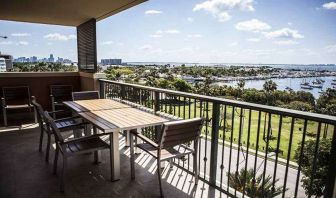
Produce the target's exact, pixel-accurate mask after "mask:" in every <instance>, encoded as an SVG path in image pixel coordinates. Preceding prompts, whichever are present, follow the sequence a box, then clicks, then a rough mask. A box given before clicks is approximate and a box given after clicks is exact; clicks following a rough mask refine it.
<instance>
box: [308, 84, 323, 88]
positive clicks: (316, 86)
mask: <svg viewBox="0 0 336 198" xmlns="http://www.w3.org/2000/svg"><path fill="white" fill-rule="evenodd" d="M310 87H312V88H320V89H322V87H323V85H321V84H312V85H310Z"/></svg>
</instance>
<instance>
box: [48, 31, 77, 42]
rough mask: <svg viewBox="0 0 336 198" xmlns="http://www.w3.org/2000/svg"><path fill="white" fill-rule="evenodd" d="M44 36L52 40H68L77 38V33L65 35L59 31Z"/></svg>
mask: <svg viewBox="0 0 336 198" xmlns="http://www.w3.org/2000/svg"><path fill="white" fill-rule="evenodd" d="M44 38H45V39H48V40H51V41H68V40H73V39H76V35H74V34H69V35H64V34H59V33H52V34H47V35H44Z"/></svg>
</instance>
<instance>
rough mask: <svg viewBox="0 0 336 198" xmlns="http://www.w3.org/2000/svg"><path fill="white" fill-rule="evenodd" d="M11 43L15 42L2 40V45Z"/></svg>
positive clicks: (0, 43)
mask: <svg viewBox="0 0 336 198" xmlns="http://www.w3.org/2000/svg"><path fill="white" fill-rule="evenodd" d="M11 44H13V42H12V41H1V42H0V45H11Z"/></svg>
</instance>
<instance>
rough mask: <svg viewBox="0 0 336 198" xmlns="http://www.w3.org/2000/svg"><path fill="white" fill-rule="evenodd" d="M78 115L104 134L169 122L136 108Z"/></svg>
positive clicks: (87, 112) (88, 112)
mask: <svg viewBox="0 0 336 198" xmlns="http://www.w3.org/2000/svg"><path fill="white" fill-rule="evenodd" d="M79 115H80V116H81V117H83V118H84V119H86V120H87V121H89V122H90V123H92V124H93V125H95V126H96V127H97V128H99V129H100V130H102V131H103V132H105V133H109V132H116V131H120V130H129V129H136V128H141V127H147V126H156V125H161V124H163V123H165V122H167V121H169V120H168V119H166V118H162V117H160V116H157V115H155V114H153V113H149V112H145V111H142V110H139V109H136V108H119V109H110V110H99V111H86V112H81V113H79Z"/></svg>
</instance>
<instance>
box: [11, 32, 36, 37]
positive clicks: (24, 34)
mask: <svg viewBox="0 0 336 198" xmlns="http://www.w3.org/2000/svg"><path fill="white" fill-rule="evenodd" d="M11 36H15V37H24V36H31V34H29V33H12V34H11Z"/></svg>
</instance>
